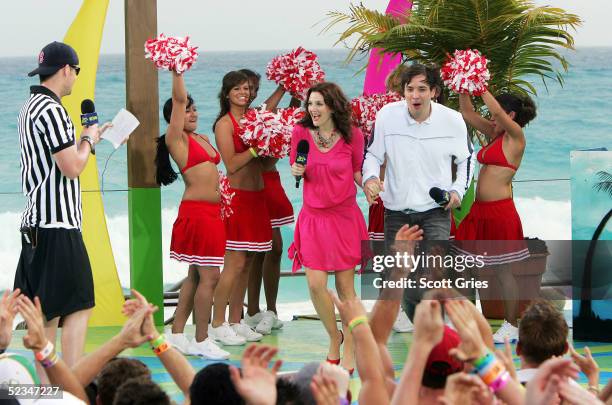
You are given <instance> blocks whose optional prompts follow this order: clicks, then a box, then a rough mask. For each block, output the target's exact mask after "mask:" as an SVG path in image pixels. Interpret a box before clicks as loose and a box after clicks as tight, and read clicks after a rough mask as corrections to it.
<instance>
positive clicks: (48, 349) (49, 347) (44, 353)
mask: <svg viewBox="0 0 612 405" xmlns="http://www.w3.org/2000/svg"><path fill="white" fill-rule="evenodd" d="M51 353H53V343H51V341H49V340H47V344H46V345H45V347H44V349H42V350H41V351H39V352H36V353H34V357H35V358H36V360H38V361H43V360H44V359H46V358H47V357H49V355H50V354H51Z"/></svg>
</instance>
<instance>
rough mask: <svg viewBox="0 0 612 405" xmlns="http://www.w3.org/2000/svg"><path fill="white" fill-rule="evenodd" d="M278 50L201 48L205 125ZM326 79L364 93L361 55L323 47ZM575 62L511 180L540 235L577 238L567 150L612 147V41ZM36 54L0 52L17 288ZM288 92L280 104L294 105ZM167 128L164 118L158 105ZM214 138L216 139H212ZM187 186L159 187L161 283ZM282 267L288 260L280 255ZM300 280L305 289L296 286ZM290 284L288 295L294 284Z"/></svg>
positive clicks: (200, 103)
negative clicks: (24, 154)
mask: <svg viewBox="0 0 612 405" xmlns="http://www.w3.org/2000/svg"><path fill="white" fill-rule="evenodd" d="M278 53H280V51H279V52H270V51H267V52H210V53H205V54H203V55H201V57H200V59H199V60H198V63H197V65H196V66H195V67H194V68H193V69H192V70H191V71H190V72H188V73H187V74H186V76H185V80H186V83H187V87H188V91H189V92H190V94H191V95H192V96H193V97H194V99H195V101H196V104H197V107H198V110H199V123H198V130H199V132H202V133H206V134H210V135H212V130H211V125H212V123H213V121H214V119H215V117H216V114H217V113H218V111H219V102H218V99H217V94H218V92H219V89H220V83H221V78H222V76H223V75H224V74H225V73H226V72H227V71H229V70H234V69H238V68H245V67H246V68H250V69H253V70H255V71H258V72H260V73H262V74H263V73H265V66H266V64H267V62H268V61H269V60H270V59H271V58H272V57H273V56H275V55H276V54H278ZM317 53H318V55H319V59H320V63H321V65H322V67H323V69H324V70H325V72H326V74H327V79H328V80H329V81H334V82H336V83H338V84H339V85H340V86H341V87H342V88H343V89H344V91H345V93H346V94H347V95H348V96H349V97H355V96H357V95H359V94H360V92H361V90H362V85H363V73H360V74H357V73H356V72H358V71H359V70H360V68H361V67H362V65H363V63H364V61H363V60H361V61H354V62H353V63H351V64H349V65H346V64H344V58H345V57H346V54H347V52H346V51H345V50H340V49H338V50H322V51H318V52H317ZM567 56H568V58H569V61H570V63H571V67H570V70H569V72H568V73H567V74H566V75H565V85H564V86H563V87H561V86H559V84H557V83H556V82H552V81H549V82H548V83H547V85H548V86H547V88H546V87H545V86H544V84H543V83H542V82H541V81H539V79H537V78H534V81H533V83H534V85H535V86H536V87H537V89H538V97H537V98H536V103H537V105H538V117H537V118H536V119H535V121H534V122H533V123H532V124H530V125H529V127H528V128H527V129H526V134H527V139H528V143H527V149H526V153H525V156H524V158H523V163H522V166H521V168H520V170H519V172H518V173H517V176H516V180H517V182H516V183H515V186H514V193H515V199H516V203H517V208H518V210H519V213H520V215H521V218H522V220H523V225H524V228H525V234H526V235H528V236H537V237H540V238H541V239H571V214H570V202H569V201H570V183H569V177H570V172H569V171H570V169H569V167H570V165H569V153H570V151H572V150H577V149H589V148H597V147H607V148H608V149H612V115H611V114H610V111H612V86H610V83H612V66H611V64H610V61H611V60H612V48H580V49H578V50H577V51H576V52H571V53H568V55H567ZM35 64H36V60H35V58H34V57H31V58H0V88H1V89H2V94H3V97H1V98H0V229H2V231H1V237H0V263H3V264H4V269H3V271H2V272H0V288H7V287H10V286H12V280H13V275H14V271H15V267H16V264H17V260H18V257H19V250H20V242H19V234H18V228H19V214H20V212H21V210H22V209H23V206H24V201H25V199H24V197H23V196H22V194H21V184H20V172H19V140H18V135H17V114H18V111H19V109H20V107H21V105H22V104H23V102H24V101H25V100H26V98H27V97H28V91H29V86H30V85H32V84H37V81H36V80H35V79H31V78H28V77H27V76H26V73H27V72H28V71H29V70H31V69H32V67H33V66H35ZM274 87H275V85H274V84H273V83H270V82H268V81H266V80H265V77H264V79H263V80H262V83H261V89H260V92H259V98H258V99H257V100H256V101H255V104H257V103H261V102H263V100H265V99H266V98H267V96H268V95H269V94H270V93H271V92H272V90H273V89H274ZM169 96H170V74H169V73H167V72H160V75H159V99H160V103H163V102H164V101H165V100H166V99H167V98H168V97H169ZM288 101H289V100H288V97H286V98H285V99H284V100H283V101H282V102H281V105H286V104H288ZM95 102H96V109H97V111H98V113H99V115H100V119H101V120H103V121H105V120H111V119H112V118H113V117H114V115H115V114H116V113H117V112H118V111H119V109H120V108H122V107H124V106H125V62H124V58H123V56H121V55H102V56H101V57H100V63H99V68H98V75H97V83H96V96H95ZM160 128H161V129H162V131H163V130H164V128H165V122H164V121H163V118H162V116H161V110H160ZM213 139H214V137H213ZM111 152H113V149H112V146H111V145H110V144H109V143H105V142H103V143H102V144H100V145H99V146H98V148H97V158H98V168H99V172H100V174H102V173H104V175H103V176H102V180H103V190H104V194H103V199H104V204H105V210H106V215H107V220H108V227H109V233H110V237H111V241H112V245H113V250H114V255H115V258H116V262H117V267H118V270H119V275H120V279H121V282H122V285H123V286H125V287H127V286H129V256H128V255H129V253H128V252H129V250H128V236H127V235H128V222H127V192H126V190H127V162H126V147H122V148H120V149H119V150H117V151H115V152H114V153H113V154H112V156H111ZM278 170H279V172H280V174H281V179H282V181H283V184H284V185H285V189H286V191H287V194H288V196H289V198H290V200H291V201H292V203H293V205H294V208H295V212H296V214H297V213H298V212H299V209H300V207H301V189H300V190H296V189H295V187H294V186H293V184H294V183H293V179H292V178H291V176H290V173H289V169H288V163H287V161H286V160H285V161H281V162H280V163H279V165H278ZM182 189H183V185H182V184H181V182H180V181H178V182H176V183H175V184H173V185H171V186H170V187H166V188H164V189H163V191H162V207H163V211H162V221H163V229H164V232H163V238H164V239H163V248H164V282H165V283H168V284H171V283H174V282H175V281H178V280H180V279H181V278H182V277H183V276H184V275H185V270H186V268H185V266H184V265H182V264H179V263H176V262H173V261H170V260H169V259H168V249H169V245H170V233H171V228H172V223H173V221H174V218H175V217H176V213H177V207H178V204H179V202H180V196H181V193H182ZM358 202H359V204H360V206H361V207H362V209H363V211H364V214H366V215H367V203H366V201H365V198H364V197H363V195H362V194H361V193H359V199H358ZM282 231H283V238H284V244H285V248H287V247H288V246H289V244H290V243H291V237H292V231H293V228H292V227H290V226H287V227H284V228H283V230H282ZM282 266H283V270H284V271H287V270H290V268H291V267H290V262H289V260H288V259H287V258H284V260H283V264H282ZM294 286H299V288H297V289H296V288H292V287H294ZM290 290H291V291H292V292H291V293H288V292H287V291H290ZM302 299H303V300H307V299H308V292H307V289H306V285H305V281H304V280H303V279H297V280H295V279H293V280H289V279H287V278H285V279H283V281H282V284H281V291H280V296H279V300H280V301H281V302H287V301H296V300H302Z"/></svg>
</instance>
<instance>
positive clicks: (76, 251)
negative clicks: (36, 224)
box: [14, 228, 95, 320]
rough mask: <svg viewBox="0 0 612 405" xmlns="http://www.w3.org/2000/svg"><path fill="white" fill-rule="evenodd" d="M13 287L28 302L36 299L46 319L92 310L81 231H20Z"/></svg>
mask: <svg viewBox="0 0 612 405" xmlns="http://www.w3.org/2000/svg"><path fill="white" fill-rule="evenodd" d="M14 288H19V289H21V292H22V293H24V294H25V295H27V296H28V297H29V298H30V299H33V298H34V297H35V296H38V298H39V299H40V303H41V306H42V311H43V314H44V315H45V317H46V318H47V320H51V319H53V318H56V317H58V316H65V315H69V314H71V313H73V312H77V311H80V310H83V309H88V308H93V306H94V305H95V300H94V286H93V276H92V273H91V265H90V263H89V257H88V256H87V250H86V249H85V243H84V242H83V236H82V235H81V231H79V230H78V229H63V228H29V231H22V235H21V255H20V256H19V263H18V264H17V272H16V273H15V284H14Z"/></svg>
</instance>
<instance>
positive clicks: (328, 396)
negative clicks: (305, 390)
mask: <svg viewBox="0 0 612 405" xmlns="http://www.w3.org/2000/svg"><path fill="white" fill-rule="evenodd" d="M310 389H311V390H312V395H313V396H314V399H315V402H316V403H317V405H338V387H337V386H336V382H335V381H334V380H333V379H332V378H330V377H327V376H324V375H320V374H315V375H314V376H313V377H312V382H311V383H310Z"/></svg>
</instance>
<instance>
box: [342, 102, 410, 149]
mask: <svg viewBox="0 0 612 405" xmlns="http://www.w3.org/2000/svg"><path fill="white" fill-rule="evenodd" d="M400 100H402V96H401V95H400V94H398V93H396V92H393V91H390V92H388V93H384V94H370V95H368V96H359V97H355V98H354V99H352V100H351V108H352V110H353V121H354V122H355V124H356V125H357V126H358V127H359V129H361V132H362V133H363V136H364V137H365V138H366V140H369V139H370V137H371V136H372V129H373V128H374V123H375V122H376V114H378V112H379V111H380V109H381V108H383V107H384V106H385V105H387V104H389V103H393V102H395V101H400Z"/></svg>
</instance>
